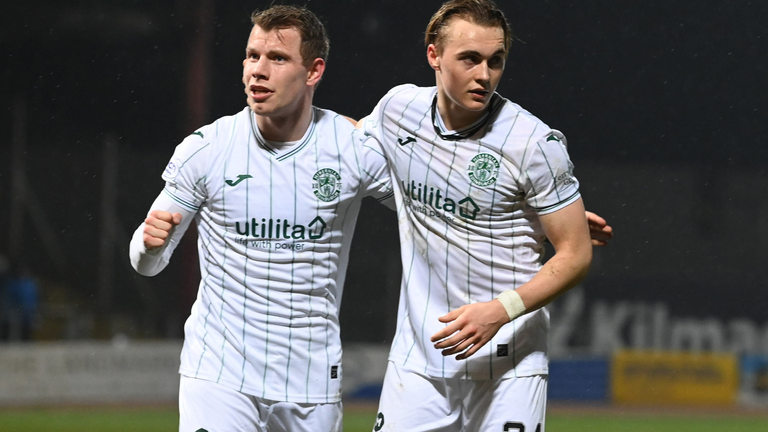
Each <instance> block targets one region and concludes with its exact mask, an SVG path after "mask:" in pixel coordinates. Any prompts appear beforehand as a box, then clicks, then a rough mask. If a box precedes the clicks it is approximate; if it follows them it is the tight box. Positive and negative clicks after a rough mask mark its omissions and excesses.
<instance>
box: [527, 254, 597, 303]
mask: <svg viewBox="0 0 768 432" xmlns="http://www.w3.org/2000/svg"><path fill="white" fill-rule="evenodd" d="M591 261H592V250H591V248H585V250H583V251H582V252H580V253H577V252H575V251H563V252H559V253H556V254H555V255H554V256H553V257H552V258H550V259H549V261H547V262H546V263H545V264H544V266H543V267H542V268H541V270H539V272H538V273H537V274H536V275H535V276H534V277H533V278H532V279H531V280H530V281H528V282H527V283H525V284H523V285H521V286H520V287H519V288H518V289H517V290H516V292H517V293H518V294H519V295H520V298H521V299H522V300H523V304H524V305H525V312H526V313H527V312H532V311H535V310H537V309H540V308H542V307H544V306H546V305H547V304H549V303H550V302H552V301H553V300H554V299H556V298H557V297H559V296H560V295H562V294H563V293H565V292H566V291H568V290H569V289H571V288H573V287H574V286H576V285H577V284H578V283H579V282H581V281H582V280H583V279H584V277H585V276H586V275H587V272H588V271H589V265H590V262H591Z"/></svg>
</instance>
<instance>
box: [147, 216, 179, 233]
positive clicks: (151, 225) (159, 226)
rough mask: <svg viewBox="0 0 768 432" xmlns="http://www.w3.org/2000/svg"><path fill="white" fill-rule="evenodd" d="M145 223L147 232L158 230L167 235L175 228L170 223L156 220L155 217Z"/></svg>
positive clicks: (149, 218)
mask: <svg viewBox="0 0 768 432" xmlns="http://www.w3.org/2000/svg"><path fill="white" fill-rule="evenodd" d="M144 222H145V224H144V231H145V232H146V231H147V230H156V231H164V232H166V233H167V232H169V231H170V230H171V228H172V227H173V225H171V224H170V223H168V222H165V221H162V220H159V219H155V218H153V217H148V218H147V219H146V220H145V221H144Z"/></svg>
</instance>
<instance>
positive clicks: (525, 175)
mask: <svg viewBox="0 0 768 432" xmlns="http://www.w3.org/2000/svg"><path fill="white" fill-rule="evenodd" d="M511 40H512V32H511V30H510V28H509V25H508V23H507V20H506V17H505V16H504V14H503V13H502V12H501V10H499V8H498V7H497V6H496V5H495V4H494V3H493V2H492V1H490V0H452V1H448V2H446V3H445V4H443V6H442V7H441V8H440V10H439V11H438V12H437V13H435V15H434V16H433V17H432V20H431V21H430V23H429V25H428V27H427V31H426V45H427V60H428V62H429V64H430V66H431V67H432V68H433V69H434V71H435V79H436V86H435V87H417V86H414V85H402V86H397V87H395V88H393V89H392V90H391V91H390V92H389V93H388V94H387V95H386V96H384V98H383V99H381V101H380V102H379V103H378V105H377V106H376V108H375V109H374V111H373V112H372V113H371V114H370V115H369V116H368V117H366V118H364V119H363V120H362V121H361V123H360V126H361V127H362V128H363V129H364V131H365V132H366V133H367V134H369V135H371V136H373V137H374V138H376V140H377V141H378V142H379V143H380V145H381V152H382V154H383V155H384V156H385V157H386V158H387V160H388V163H389V165H390V170H391V176H392V181H393V187H394V192H395V199H396V202H397V209H398V210H397V211H398V221H399V228H400V238H401V256H402V257H401V259H402V262H403V279H402V287H401V296H400V305H399V312H398V321H397V333H396V335H395V338H394V340H393V342H392V348H391V351H390V356H389V364H388V368H387V372H386V377H385V381H384V387H383V392H382V395H381V400H380V404H379V414H378V417H377V420H376V425H375V426H374V431H384V430H386V431H409V432H418V431H445V432H449V431H450V432H455V431H467V432H470V431H483V432H488V431H499V432H502V431H515V432H523V431H529V432H534V431H536V432H541V431H543V430H544V415H545V405H546V392H547V374H548V369H547V368H548V359H547V334H548V329H549V315H548V312H547V311H546V309H545V308H544V306H545V305H546V304H548V303H549V302H550V301H552V300H553V299H554V298H556V297H557V296H558V295H560V294H562V293H564V292H565V291H567V290H568V289H570V288H571V287H573V286H574V285H576V284H577V283H578V282H579V281H580V280H581V279H582V278H583V277H584V276H585V275H586V274H587V271H588V268H589V265H590V262H591V258H592V247H591V244H590V228H589V226H588V223H587V220H586V218H585V210H584V205H583V203H582V199H581V195H580V194H579V189H578V185H579V184H578V181H577V180H576V178H575V177H574V175H573V165H572V163H571V161H570V159H569V156H568V153H567V147H566V140H565V137H564V136H563V134H561V133H560V132H559V131H557V130H555V129H552V128H550V127H549V126H547V125H546V124H545V123H543V122H542V121H541V120H539V119H538V118H536V117H534V116H533V115H532V114H530V113H529V112H527V111H526V110H524V109H523V108H521V107H520V106H519V105H517V104H515V103H513V102H511V101H509V100H507V99H504V98H503V97H501V96H500V95H499V94H497V93H496V92H495V90H496V88H497V86H498V84H499V81H500V79H501V76H502V73H503V71H504V66H505V62H506V59H507V55H508V53H509V48H510V45H511ZM587 216H590V217H591V218H592V219H595V221H596V223H597V224H598V225H600V224H601V222H599V220H601V219H599V218H597V217H596V216H594V215H589V214H588V215H587ZM602 224H604V221H602ZM594 228H595V229H594V231H593V235H595V234H597V235H596V237H597V239H596V241H595V243H601V242H602V241H603V240H605V239H606V238H607V237H609V236H610V228H609V227H605V226H604V225H603V227H602V228H601V227H599V226H597V227H594ZM601 234H602V235H605V236H606V237H603V238H602V239H601V238H600V237H601ZM545 240H549V241H550V242H551V243H552V245H553V246H554V249H555V254H554V255H553V256H552V257H551V258H550V259H549V260H548V261H547V262H546V263H543V264H542V258H543V254H544V241H545ZM453 355H455V356H456V357H455V358H453V357H451V356H453Z"/></svg>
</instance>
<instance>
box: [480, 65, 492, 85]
mask: <svg viewBox="0 0 768 432" xmlns="http://www.w3.org/2000/svg"><path fill="white" fill-rule="evenodd" d="M477 67H478V73H477V80H478V81H480V82H488V81H490V80H491V68H490V67H489V66H488V62H487V61H483V62H481V63H480V64H479V65H478V66H477Z"/></svg>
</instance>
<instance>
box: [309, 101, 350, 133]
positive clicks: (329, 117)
mask: <svg viewBox="0 0 768 432" xmlns="http://www.w3.org/2000/svg"><path fill="white" fill-rule="evenodd" d="M314 110H315V120H314V121H315V125H316V126H315V127H317V128H320V129H321V130H323V129H326V128H328V129H332V130H333V131H335V132H336V133H340V134H352V133H353V132H354V131H355V125H354V124H353V123H352V122H351V121H350V120H349V118H348V117H346V116H343V115H341V114H339V113H337V112H335V111H333V110H329V109H325V108H318V107H314Z"/></svg>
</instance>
